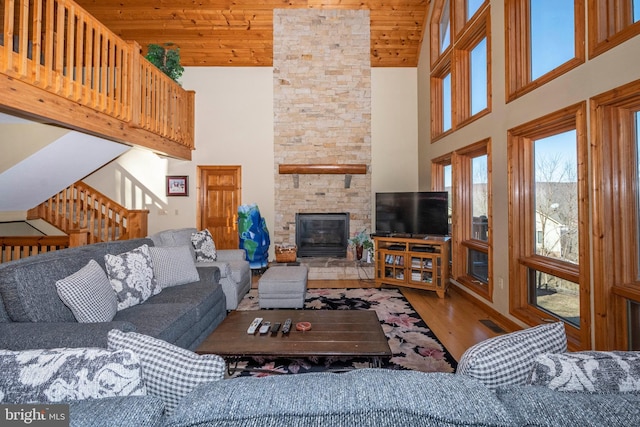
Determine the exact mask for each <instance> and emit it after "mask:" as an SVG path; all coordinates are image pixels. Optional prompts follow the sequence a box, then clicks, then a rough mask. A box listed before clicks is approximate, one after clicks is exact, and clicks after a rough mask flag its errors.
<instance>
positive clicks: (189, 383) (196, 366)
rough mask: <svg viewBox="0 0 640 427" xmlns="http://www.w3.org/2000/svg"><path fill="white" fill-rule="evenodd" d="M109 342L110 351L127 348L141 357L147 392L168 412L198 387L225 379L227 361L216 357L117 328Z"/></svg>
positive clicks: (109, 336) (111, 334)
mask: <svg viewBox="0 0 640 427" xmlns="http://www.w3.org/2000/svg"><path fill="white" fill-rule="evenodd" d="M107 341H108V346H109V348H110V349H113V350H116V349H121V350H124V349H128V350H132V351H133V352H134V353H135V354H136V356H138V359H139V360H140V364H141V365H142V375H143V378H144V381H145V384H146V386H147V391H148V393H149V394H150V395H153V396H156V397H159V398H160V399H162V400H163V401H164V403H165V411H166V412H167V413H170V412H171V411H173V409H174V408H175V407H176V406H177V405H178V403H179V402H180V399H182V397H184V396H185V395H186V394H188V393H189V392H190V391H191V390H193V389H194V388H195V387H196V386H198V385H200V384H203V383H207V382H211V381H218V380H222V379H223V378H224V371H225V363H224V359H222V358H221V357H220V356H216V355H214V354H203V355H198V354H196V353H194V352H192V351H189V350H185V349H183V348H180V347H177V346H175V345H173V344H169V343H168V342H166V341H162V340H159V339H157V338H153V337H150V336H148V335H142V334H138V333H136V332H122V331H120V330H118V329H112V330H111V331H109V335H108V339H107Z"/></svg>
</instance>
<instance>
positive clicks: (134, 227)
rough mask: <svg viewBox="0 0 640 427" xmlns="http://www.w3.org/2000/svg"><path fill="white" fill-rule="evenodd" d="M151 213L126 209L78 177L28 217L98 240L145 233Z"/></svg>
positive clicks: (141, 235) (128, 237)
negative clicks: (85, 234)
mask: <svg viewBox="0 0 640 427" xmlns="http://www.w3.org/2000/svg"><path fill="white" fill-rule="evenodd" d="M148 214H149V211H148V210H130V209H126V208H124V207H123V206H121V205H120V204H118V203H117V202H115V201H113V200H111V199H110V198H109V197H107V196H105V195H104V194H102V193H100V192H99V191H98V190H96V189H94V188H93V187H91V186H89V185H87V184H85V183H84V182H81V181H79V182H76V183H75V184H72V185H70V186H69V187H67V188H65V189H64V190H62V191H61V192H59V193H58V194H56V195H54V196H53V197H51V198H49V199H48V200H46V201H44V202H43V203H41V204H40V205H38V206H37V207H35V208H34V209H32V210H30V211H29V213H28V215H27V217H28V218H29V219H35V218H42V219H44V220H45V221H47V222H49V223H51V224H53V225H54V226H56V227H58V228H59V229H60V230H62V231H64V232H65V233H67V234H71V233H75V232H78V231H79V230H86V232H87V239H86V243H98V242H107V241H112V240H126V239H133V238H137V237H144V236H146V235H147V216H148ZM78 244H82V239H79V242H78Z"/></svg>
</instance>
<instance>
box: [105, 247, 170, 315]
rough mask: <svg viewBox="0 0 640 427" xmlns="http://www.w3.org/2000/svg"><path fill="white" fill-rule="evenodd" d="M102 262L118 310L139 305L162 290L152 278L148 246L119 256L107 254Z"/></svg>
mask: <svg viewBox="0 0 640 427" xmlns="http://www.w3.org/2000/svg"><path fill="white" fill-rule="evenodd" d="M104 261H105V267H106V268H107V275H108V276H109V282H111V287H113V289H114V290H115V291H116V296H117V298H118V310H124V309H125V308H127V307H132V306H134V305H137V304H141V303H143V302H144V301H146V300H147V299H148V298H149V297H151V296H153V295H156V294H158V293H160V291H161V290H162V288H161V287H160V286H158V282H157V280H156V278H155V277H154V276H153V261H151V255H150V254H149V246H147V245H142V246H140V247H139V248H136V249H134V250H132V251H129V252H125V253H122V254H120V255H111V254H107V255H105V256H104Z"/></svg>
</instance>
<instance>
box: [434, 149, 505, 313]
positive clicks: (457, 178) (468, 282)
mask: <svg viewBox="0 0 640 427" xmlns="http://www.w3.org/2000/svg"><path fill="white" fill-rule="evenodd" d="M484 155H486V156H487V186H488V188H487V197H488V200H487V210H488V211H487V217H488V230H489V232H488V238H487V241H486V242H485V241H482V240H477V239H473V236H472V219H471V218H472V215H473V204H472V199H471V198H472V197H473V192H472V188H471V187H472V185H473V176H472V161H473V159H474V158H476V157H479V156H484ZM491 159H492V156H491V139H490V138H487V139H484V140H481V141H478V142H476V143H474V144H471V145H469V146H467V147H464V148H462V149H460V150H456V151H454V152H452V153H449V154H446V155H444V156H441V157H438V158H435V159H433V160H432V162H431V188H432V189H433V190H434V191H443V190H445V187H444V168H445V166H451V167H452V170H451V187H452V191H451V199H452V200H451V206H452V210H451V276H450V277H451V278H452V279H454V280H455V281H456V282H457V283H459V284H460V285H461V286H464V287H466V288H467V289H469V290H470V291H472V292H474V293H476V294H477V295H479V296H480V297H482V298H484V299H486V300H487V301H489V302H492V301H493V290H494V286H493V282H494V281H493V244H492V242H493V237H492V232H491V230H492V224H493V215H492V206H493V202H492V193H493V192H492V191H491V182H492V178H491V162H492V160H491ZM453 189H455V191H453ZM469 250H475V251H478V252H482V253H486V254H487V258H488V262H487V269H488V271H487V277H488V279H489V280H488V283H486V284H485V283H482V282H480V281H479V280H478V279H477V278H476V277H474V276H472V275H471V274H469V273H468V260H469Z"/></svg>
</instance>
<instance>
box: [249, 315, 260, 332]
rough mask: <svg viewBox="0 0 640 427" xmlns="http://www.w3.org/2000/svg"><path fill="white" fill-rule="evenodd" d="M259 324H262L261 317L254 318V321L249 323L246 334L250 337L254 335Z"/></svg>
mask: <svg viewBox="0 0 640 427" xmlns="http://www.w3.org/2000/svg"><path fill="white" fill-rule="evenodd" d="M260 323H262V317H256V318H255V319H253V322H251V325H249V329H247V333H248V334H250V335H253V334H255V333H256V330H257V329H258V326H260Z"/></svg>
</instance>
